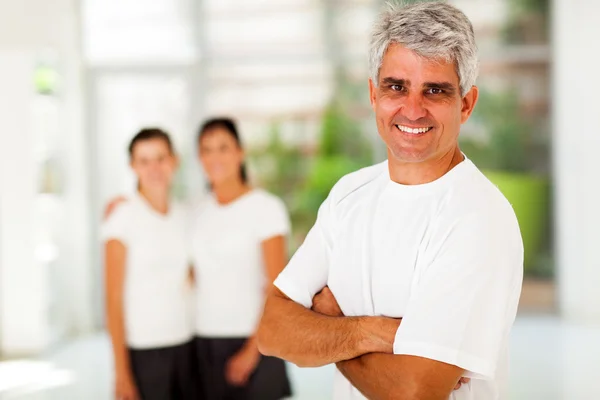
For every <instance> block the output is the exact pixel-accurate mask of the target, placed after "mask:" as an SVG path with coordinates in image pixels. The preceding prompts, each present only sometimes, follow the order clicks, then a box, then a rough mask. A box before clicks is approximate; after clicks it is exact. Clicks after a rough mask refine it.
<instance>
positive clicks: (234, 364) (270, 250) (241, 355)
mask: <svg viewBox="0 0 600 400" xmlns="http://www.w3.org/2000/svg"><path fill="white" fill-rule="evenodd" d="M261 250H262V254H263V260H264V266H265V275H266V277H267V282H266V285H265V297H266V291H267V289H268V288H270V287H271V286H272V285H273V281H274V280H275V278H277V276H278V275H279V273H280V272H281V271H283V269H284V268H285V264H286V262H287V256H286V240H285V236H283V235H278V236H274V237H272V238H269V239H266V240H264V241H262V242H261ZM257 330H258V327H257ZM259 360H260V353H259V351H258V343H257V340H256V334H254V335H252V337H250V338H249V339H248V340H247V341H246V343H245V344H244V347H243V348H242V349H241V350H240V351H239V352H238V353H237V354H236V355H235V356H233V357H232V359H231V360H230V361H229V363H228V366H227V371H226V373H227V378H228V380H229V382H231V383H232V384H234V385H240V386H243V385H245V384H246V382H247V380H248V378H249V377H250V375H251V374H252V372H253V371H254V369H255V368H256V366H257V365H258V362H259Z"/></svg>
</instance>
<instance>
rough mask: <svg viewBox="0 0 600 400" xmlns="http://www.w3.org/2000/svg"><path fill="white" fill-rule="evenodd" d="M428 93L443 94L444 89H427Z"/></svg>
mask: <svg viewBox="0 0 600 400" xmlns="http://www.w3.org/2000/svg"><path fill="white" fill-rule="evenodd" d="M427 93H429V94H442V93H444V91H443V90H442V89H440V88H431V89H428V90H427Z"/></svg>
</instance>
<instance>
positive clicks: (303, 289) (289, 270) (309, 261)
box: [274, 195, 332, 308]
mask: <svg viewBox="0 0 600 400" xmlns="http://www.w3.org/2000/svg"><path fill="white" fill-rule="evenodd" d="M330 197H331V195H330ZM330 197H329V198H327V199H326V200H325V201H324V202H323V204H321V207H320V208H319V212H318V214H317V221H316V222H315V224H314V225H313V227H312V228H311V230H310V231H309V232H308V235H307V236H306V239H304V242H303V243H302V245H301V246H300V248H298V250H297V251H296V253H295V254H294V256H293V257H292V259H291V260H290V262H289V263H288V265H287V267H285V269H284V270H283V271H282V272H281V274H279V276H278V277H277V279H276V280H275V282H274V284H275V286H276V287H277V288H278V289H279V290H281V291H282V292H283V293H284V294H285V295H286V296H288V297H289V298H290V299H292V300H294V301H295V302H296V303H298V304H302V305H303V306H304V307H306V308H310V307H312V299H313V297H314V296H315V294H317V293H318V292H319V291H320V290H321V289H323V288H324V287H325V285H327V277H328V275H329V258H330V253H331V248H332V237H331V234H330V226H331V225H330V224H331V199H330Z"/></svg>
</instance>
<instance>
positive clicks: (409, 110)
mask: <svg viewBox="0 0 600 400" xmlns="http://www.w3.org/2000/svg"><path fill="white" fill-rule="evenodd" d="M423 100H424V99H423V96H422V95H421V94H420V93H419V94H409V95H408V96H407V97H405V99H404V102H403V104H402V108H401V110H400V114H401V115H402V116H404V117H406V118H407V119H409V120H411V121H416V120H418V119H420V118H423V117H425V116H426V115H427V110H426V109H425V106H424V103H423Z"/></svg>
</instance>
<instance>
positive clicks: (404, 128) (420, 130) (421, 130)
mask: <svg viewBox="0 0 600 400" xmlns="http://www.w3.org/2000/svg"><path fill="white" fill-rule="evenodd" d="M396 127H397V128H398V129H400V130H401V131H402V132H406V133H413V134H417V133H425V132H427V131H428V130H430V129H431V127H429V128H414V129H413V128H409V127H408V126H402V125H396Z"/></svg>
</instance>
